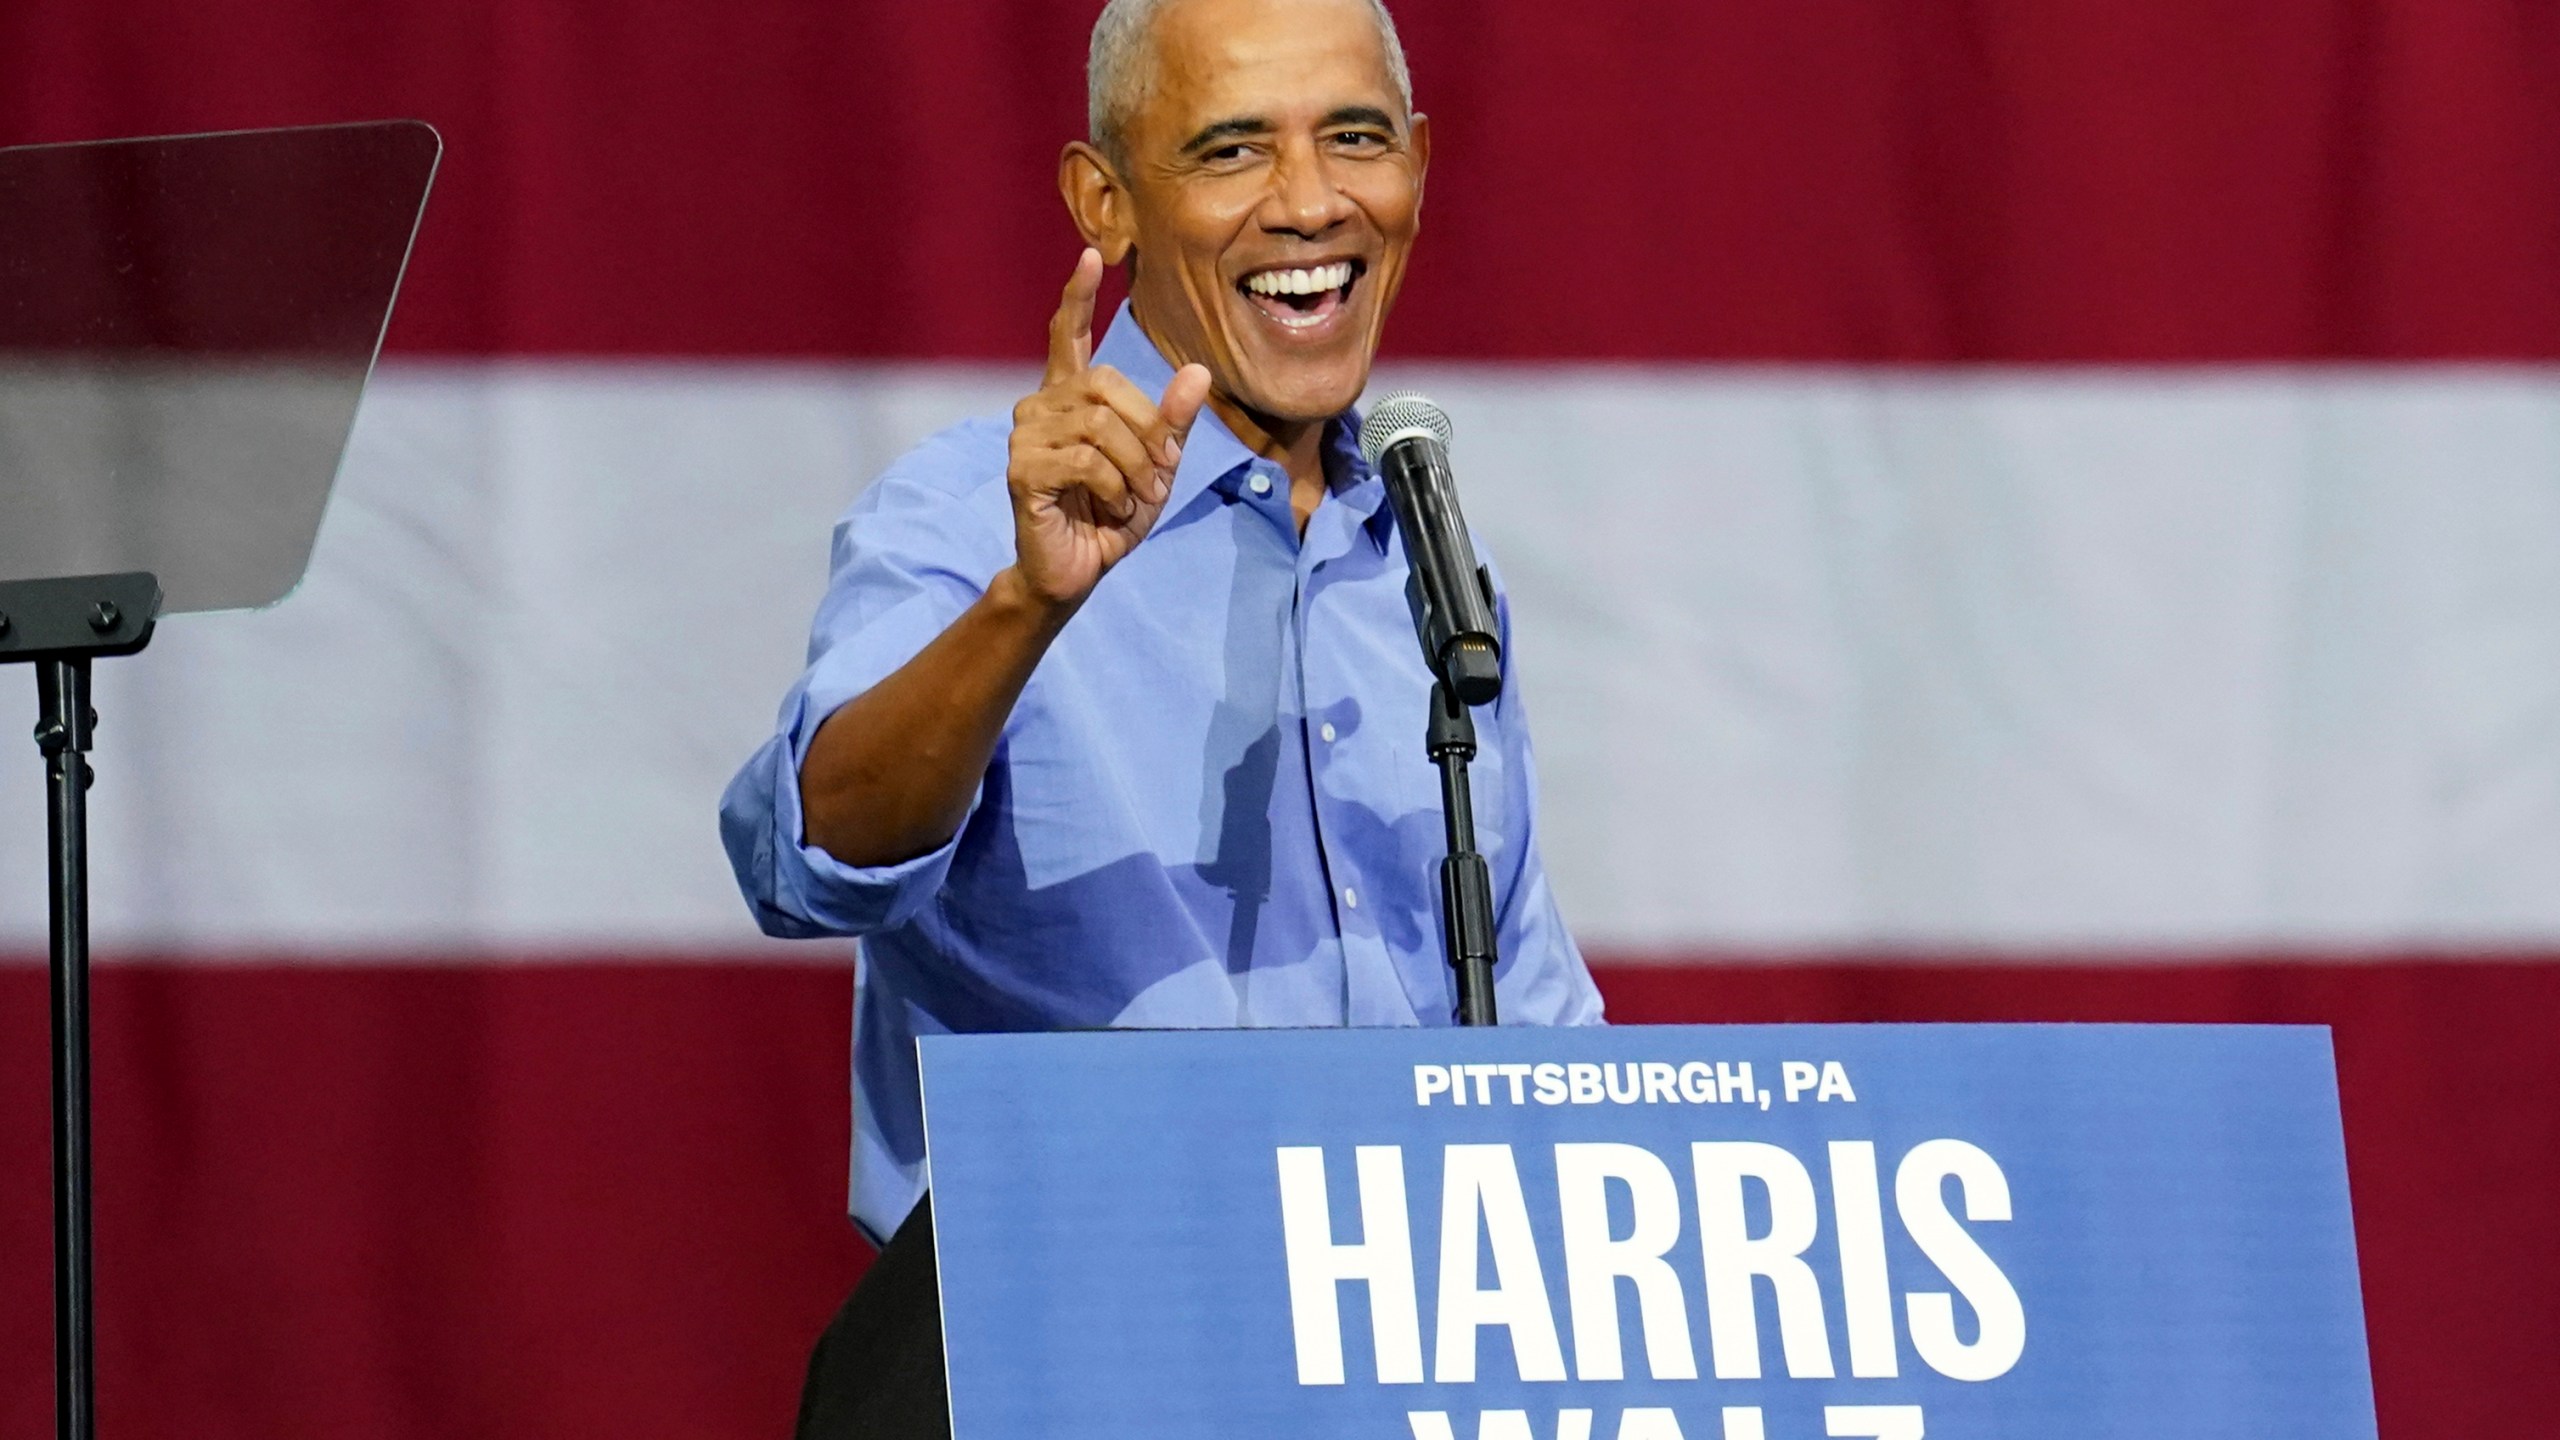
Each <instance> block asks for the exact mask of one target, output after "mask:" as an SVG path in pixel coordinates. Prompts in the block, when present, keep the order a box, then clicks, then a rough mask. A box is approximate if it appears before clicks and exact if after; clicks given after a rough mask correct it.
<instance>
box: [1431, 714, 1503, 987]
mask: <svg viewBox="0 0 2560 1440" xmlns="http://www.w3.org/2000/svg"><path fill="white" fill-rule="evenodd" d="M1428 744H1429V747H1430V750H1431V760H1432V763H1433V764H1435V765H1438V766H1439V767H1440V805H1441V811H1442V813H1443V815H1444V816H1445V817H1446V819H1447V822H1448V831H1449V855H1448V858H1447V859H1445V860H1442V861H1441V862H1440V930H1441V935H1442V937H1443V939H1444V941H1445V943H1446V945H1447V948H1448V952H1449V968H1450V969H1451V970H1452V971H1454V972H1456V975H1457V985H1458V1023H1459V1024H1461V1025H1496V1024H1500V1023H1501V1021H1500V1019H1499V1017H1498V1016H1497V1015H1496V1013H1495V1006H1494V997H1493V963H1494V960H1495V958H1496V956H1495V953H1494V951H1495V945H1494V930H1493V871H1492V869H1491V868H1490V867H1489V866H1487V865H1486V864H1485V862H1484V857H1483V856H1482V855H1479V854H1477V853H1476V809H1475V791H1474V789H1473V787H1472V786H1470V785H1469V784H1468V782H1467V762H1469V761H1471V760H1473V759H1475V755H1476V722H1475V717H1473V716H1471V715H1469V714H1468V713H1467V707H1466V706H1465V705H1463V704H1461V703H1459V701H1458V699H1457V697H1456V696H1454V695H1452V694H1451V693H1450V692H1449V687H1448V686H1446V685H1443V684H1436V683H1435V684H1434V685H1433V686H1432V687H1431V730H1430V736H1429V739H1428Z"/></svg>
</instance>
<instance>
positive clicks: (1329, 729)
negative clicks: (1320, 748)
mask: <svg viewBox="0 0 2560 1440" xmlns="http://www.w3.org/2000/svg"><path fill="white" fill-rule="evenodd" d="M1317 733H1319V734H1321V735H1323V736H1324V743H1326V744H1327V745H1330V744H1332V743H1333V722H1332V721H1330V720H1328V721H1326V722H1325V725H1324V729H1323V730H1321V731H1319V732H1317Z"/></svg>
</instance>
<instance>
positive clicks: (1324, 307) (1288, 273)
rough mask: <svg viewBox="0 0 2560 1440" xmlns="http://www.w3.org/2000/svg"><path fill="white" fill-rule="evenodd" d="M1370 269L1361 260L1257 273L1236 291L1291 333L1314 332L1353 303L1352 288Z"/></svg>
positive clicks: (1245, 280)
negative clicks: (1292, 331) (1344, 307)
mask: <svg viewBox="0 0 2560 1440" xmlns="http://www.w3.org/2000/svg"><path fill="white" fill-rule="evenodd" d="M1368 269H1369V267H1368V264H1367V263H1366V262H1365V261H1360V260H1335V261H1332V262H1329V263H1327V264H1323V265H1305V266H1298V267H1295V268H1292V267H1287V266H1281V267H1275V268H1273V269H1269V270H1256V271H1254V272H1253V273H1252V274H1250V275H1247V276H1245V277H1244V278H1243V279H1241V280H1238V281H1237V282H1236V290H1237V292H1238V293H1239V294H1241V295H1243V296H1244V298H1245V299H1246V301H1247V302H1249V303H1250V304H1251V305H1252V306H1253V308H1254V309H1256V310H1259V311H1261V312H1262V313H1263V314H1264V315H1265V316H1266V317H1268V318H1269V319H1270V320H1271V321H1272V323H1274V324H1277V325H1279V326H1281V327H1283V328H1285V329H1289V330H1313V329H1315V328H1317V327H1318V326H1321V325H1323V324H1324V322H1326V321H1327V320H1330V319H1332V318H1333V317H1334V316H1335V315H1336V314H1339V313H1340V312H1341V310H1342V307H1343V306H1345V305H1348V304H1349V303H1351V288H1352V287H1353V286H1355V285H1357V284H1359V283H1360V277H1361V276H1362V275H1365V274H1367V273H1368Z"/></svg>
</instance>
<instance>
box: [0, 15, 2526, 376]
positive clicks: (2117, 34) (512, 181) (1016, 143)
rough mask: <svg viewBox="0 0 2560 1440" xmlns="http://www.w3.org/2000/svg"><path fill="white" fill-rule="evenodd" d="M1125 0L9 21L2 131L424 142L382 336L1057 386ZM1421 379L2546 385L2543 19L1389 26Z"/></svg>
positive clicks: (1430, 18)
mask: <svg viewBox="0 0 2560 1440" xmlns="http://www.w3.org/2000/svg"><path fill="white" fill-rule="evenodd" d="M1094 8H1096V7H1095V6H1094V5H1093V3H1092V0H1083V3H1079V4H1072V5H1064V6H1060V5H1056V4H1050V3H1040V0H941V3H937V4H933V5H915V4H905V3H897V0H846V3H840V4H816V3H812V0H728V3H723V4H719V5H710V6H705V5H698V4H690V3H682V0H632V3H624V4H616V5H597V4H589V3H583V0H447V3H440V4H435V5H418V6H404V7H395V8H387V9H386V8H383V7H361V6H360V7H354V8H350V7H348V6H346V5H343V4H340V3H337V0H211V3H208V0H120V3H117V4H113V5H100V4H95V3H92V0H17V3H15V4H12V5H10V6H8V7H5V9H0V54H6V55H9V56H11V57H13V59H14V60H15V61H16V63H15V64H13V65H12V67H11V84H10V85H9V86H7V87H5V88H0V140H9V139H39V138H42V139H59V138H70V137H76V136H97V135H106V134H112V133H117V132H131V131H156V130H171V129H186V128H197V127H216V126H238V125H254V124H274V123H288V122H306V121H315V120H338V119H349V118H370V117H377V116H383V115H388V114H412V115H417V116H420V117H423V118H425V119H429V120H432V121H434V122H435V123H436V124H438V125H439V126H441V127H443V129H444V130H445V132H446V134H447V136H448V138H449V140H450V141H451V150H450V153H449V157H448V163H447V167H446V170H445V174H444V177H443V184H442V190H441V193H440V195H439V196H438V198H437V201H436V203H435V205H434V207H433V210H432V213H431V215H430V217H429V222H428V227H427V232H426V234H425V235H424V237H423V239H422V246H421V250H420V252H419V256H418V262H417V267H416V270H415V272H414V275H415V283H414V284H413V286H412V287H411V291H410V294H409V296H408V299H407V302H406V305H405V308H404V312H403V315H402V317H401V319H400V321H399V323H398V326H397V330H396V336H395V341H396V343H397V344H398V345H399V346H400V347H401V348H403V349H406V350H409V351H412V352H418V351H432V352H449V353H459V354H489V353H564V354H578V353H606V354H666V355H793V356H829V355H848V356H1007V357H1015V358H1022V357H1028V356H1031V355H1033V354H1035V353H1036V348H1037V345H1038V341H1039V336H1040V331H1041V324H1042V321H1043V320H1044V318H1045V317H1046V315H1047V312H1048V309H1049V307H1050V306H1051V305H1052V304H1053V303H1054V296H1055V293H1056V289H1057V286H1058V284H1059V283H1060V280H1061V278H1062V277H1063V275H1064V273H1065V268H1066V266H1067V264H1068V262H1069V259H1070V258H1071V255H1072V252H1073V246H1074V241H1073V239H1072V237H1071V234H1070V232H1069V231H1068V228H1067V226H1066V224H1065V221H1064V219H1063V218H1062V216H1061V213H1060V211H1059V207H1058V204H1057V201H1056V199H1055V197H1054V194H1053V190H1052V185H1051V181H1050V167H1051V164H1052V161H1053V158H1054V156H1055V154H1056V151H1057V147H1058V144H1059V142H1060V141H1061V140H1063V139H1064V138H1066V137H1067V136H1069V135H1071V134H1073V133H1076V131H1077V129H1078V128H1079V125H1080V118H1079V117H1080V114H1081V104H1080V101H1081V96H1080V91H1079V86H1080V59H1081V54H1082V44H1083V30H1084V26H1085V23H1086V22H1087V20H1088V19H1089V17H1090V15H1091V13H1092V11H1093V9H1094ZM1397 8H1398V11H1399V14H1400V15H1401V17H1402V20H1403V24H1404V28H1405V30H1406V33H1407V38H1408V40H1409V42H1410V48H1411V51H1412V54H1413V60H1414V65H1415V68H1416V71H1417V74H1418V76H1419V81H1420V85H1421V90H1422V97H1423V100H1424V102H1425V105H1426V108H1428V109H1430V110H1431V111H1432V112H1433V113H1434V115H1435V116H1436V118H1437V121H1438V126H1439V129H1438V140H1439V156H1438V162H1439V163H1438V166H1437V169H1436V170H1435V173H1434V175H1433V177H1432V185H1431V201H1430V207H1429V224H1428V227H1427V229H1428V233H1427V235H1426V237H1425V240H1424V242H1423V243H1424V246H1425V250H1424V253H1423V255H1422V257H1421V259H1420V262H1419V265H1418V268H1417V271H1416V275H1415V279H1414V282H1413V285H1412V287H1411V289H1410V290H1409V292H1408V295H1407V299H1406V302H1405V305H1404V308H1403V312H1402V313H1401V314H1400V315H1399V317H1398V319H1397V322H1396V324H1395V326H1394V328H1393V331H1392V334H1391V343H1392V345H1393V347H1394V348H1395V349H1396V350H1397V351H1399V352H1401V353H1404V354H1407V355H1447V356H1471V357H1518V358H1549V357H1598V358H1620V359H1648V360H1656V359H1662V360H1667V359H1701V360H1736V359H1742V360H1756V359H1778V360H1812V361H1850V362H1857V361H1926V362H1937V361H2020V362H2043V361H2074V360H2091V361H2132V362H2153V361H2157V362H2187V361H2216V360H2296V359H2315V360H2326V359H2439V358H2460V357H2489V358H2516V359H2538V360H2540V359H2553V358H2560V9H2555V8H2554V7H2552V6H2550V5H2547V4H2539V3H2533V0H2427V3H2424V4H2417V3H2406V4H2394V5H2381V4H2375V3H2371V0H2259V3H2255V4H2250V5H2236V6H2235V5H2231V4H2227V3H2223V0H2154V3H2150V4H2145V5H2138V6H2121V5H2087V4H2075V3H2057V0H1982V3H1976V4H1968V5H1957V6H1946V5H1940V6H1926V5H1923V6H1908V5H1906V6H1883V7H1878V6H1874V5H1865V4H1852V3H1847V0H1804V3H1790V4H1776V5H1772V4H1766V3H1759V0H1692V3H1686V4H1680V5H1665V4H1661V3H1658V0H1583V3H1577V4H1573V5H1566V6H1557V5H1552V4H1546V3H1541V0H1401V3H1400V4H1399V5H1398V7H1397Z"/></svg>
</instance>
